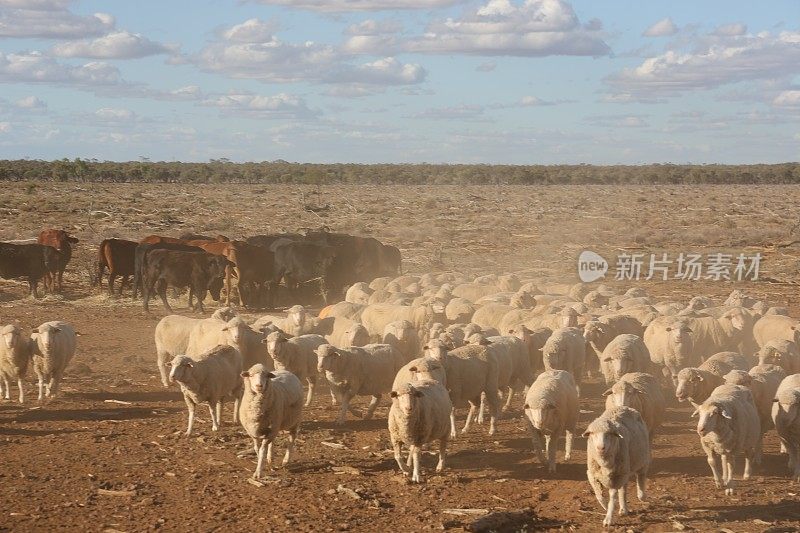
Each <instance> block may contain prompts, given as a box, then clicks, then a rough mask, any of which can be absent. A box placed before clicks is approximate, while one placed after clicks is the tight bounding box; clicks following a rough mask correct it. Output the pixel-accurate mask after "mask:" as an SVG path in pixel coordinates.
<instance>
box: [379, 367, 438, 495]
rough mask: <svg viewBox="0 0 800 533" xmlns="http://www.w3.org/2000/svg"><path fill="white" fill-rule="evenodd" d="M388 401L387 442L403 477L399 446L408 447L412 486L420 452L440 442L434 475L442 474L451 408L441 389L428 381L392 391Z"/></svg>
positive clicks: (418, 467)
mask: <svg viewBox="0 0 800 533" xmlns="http://www.w3.org/2000/svg"><path fill="white" fill-rule="evenodd" d="M391 397H392V406H391V408H390V409H389V438H390V440H391V442H392V448H393V449H394V458H395V461H397V466H399V467H400V470H401V471H402V472H403V474H405V475H408V474H409V467H408V466H407V465H406V463H405V462H404V461H403V459H402V457H401V455H400V453H401V447H402V445H404V444H405V445H406V446H408V448H409V452H408V453H409V459H410V461H411V470H412V472H411V482H412V483H419V481H420V476H419V470H420V449H421V447H422V446H424V445H425V444H427V443H429V442H433V441H439V463H438V464H437V465H436V471H437V472H441V471H442V469H443V468H444V462H445V457H446V455H447V441H448V439H449V437H450V413H451V412H452V410H453V404H452V403H451V402H450V397H449V395H448V393H447V389H446V388H445V387H444V385H442V384H441V383H440V382H438V381H434V380H428V379H424V380H421V381H416V382H413V383H405V384H403V385H402V386H401V387H399V388H397V389H392V392H391Z"/></svg>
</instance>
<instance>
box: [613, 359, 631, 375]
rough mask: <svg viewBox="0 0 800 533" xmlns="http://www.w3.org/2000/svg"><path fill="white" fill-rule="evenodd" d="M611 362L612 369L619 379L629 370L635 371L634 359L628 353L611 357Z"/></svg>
mask: <svg viewBox="0 0 800 533" xmlns="http://www.w3.org/2000/svg"><path fill="white" fill-rule="evenodd" d="M610 363H611V371H612V372H613V373H614V377H615V378H616V379H619V378H621V377H622V376H624V375H625V374H627V373H628V372H632V371H633V359H632V358H631V357H630V356H628V355H624V356H622V357H616V358H614V359H611V361H610Z"/></svg>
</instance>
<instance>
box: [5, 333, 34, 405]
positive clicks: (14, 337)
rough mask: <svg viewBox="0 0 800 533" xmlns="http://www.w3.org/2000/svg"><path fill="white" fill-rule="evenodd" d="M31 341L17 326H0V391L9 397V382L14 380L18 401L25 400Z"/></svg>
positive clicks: (6, 397) (7, 398) (8, 398)
mask: <svg viewBox="0 0 800 533" xmlns="http://www.w3.org/2000/svg"><path fill="white" fill-rule="evenodd" d="M31 348H32V345H31V341H30V339H29V338H27V337H26V336H25V334H24V332H23V331H22V328H20V327H19V326H16V325H13V324H9V325H7V326H3V327H2V328H0V393H3V395H4V396H5V399H6V400H10V399H11V382H12V381H16V384H17V389H18V391H19V403H24V402H25V385H24V382H23V380H24V378H25V374H26V373H27V371H28V362H29V361H30V358H31Z"/></svg>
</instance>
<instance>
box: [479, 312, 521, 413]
mask: <svg viewBox="0 0 800 533" xmlns="http://www.w3.org/2000/svg"><path fill="white" fill-rule="evenodd" d="M523 327H524V326H523ZM468 341H469V343H470V344H483V343H486V345H487V346H488V349H489V353H490V354H491V355H492V357H494V358H495V359H496V360H497V387H498V390H499V391H504V392H506V393H507V394H506V403H505V405H503V411H507V410H508V409H510V408H511V401H512V399H513V396H514V388H515V387H518V386H519V385H522V387H527V386H528V385H530V384H531V383H533V379H534V373H533V369H532V368H531V364H530V356H529V354H528V345H527V344H526V343H525V341H524V340H522V339H520V338H518V337H516V336H511V335H503V336H493V337H488V338H485V337H483V335H481V334H479V333H476V334H475V335H473V336H472V337H470V338H469V339H468ZM520 388H521V387H520ZM482 415H483V405H481V411H480V412H479V414H478V422H479V423H482V422H483V416H482Z"/></svg>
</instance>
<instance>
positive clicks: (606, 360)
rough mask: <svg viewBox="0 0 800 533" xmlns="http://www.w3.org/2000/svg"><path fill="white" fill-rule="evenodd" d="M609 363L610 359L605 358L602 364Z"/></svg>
mask: <svg viewBox="0 0 800 533" xmlns="http://www.w3.org/2000/svg"><path fill="white" fill-rule="evenodd" d="M609 361H611V358H610V357H606V358H605V359H603V362H604V363H608V362H609Z"/></svg>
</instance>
